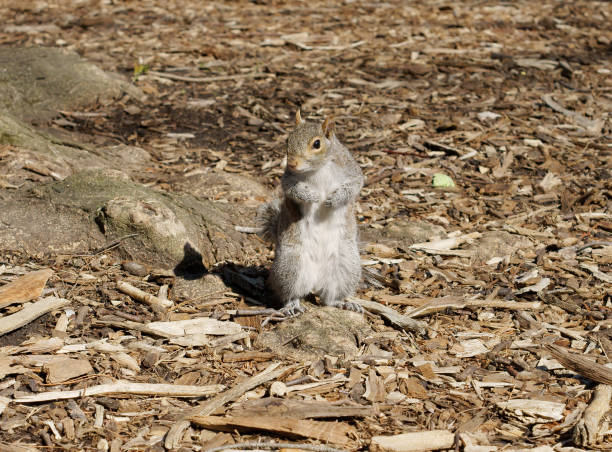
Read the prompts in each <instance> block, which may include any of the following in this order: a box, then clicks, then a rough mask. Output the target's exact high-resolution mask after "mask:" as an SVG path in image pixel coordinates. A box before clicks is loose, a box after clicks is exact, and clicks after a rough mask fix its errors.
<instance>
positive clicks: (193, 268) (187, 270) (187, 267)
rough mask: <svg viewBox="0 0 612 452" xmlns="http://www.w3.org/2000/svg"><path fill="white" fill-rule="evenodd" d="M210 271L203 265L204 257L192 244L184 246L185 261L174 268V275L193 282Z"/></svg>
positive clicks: (182, 260)
mask: <svg viewBox="0 0 612 452" xmlns="http://www.w3.org/2000/svg"><path fill="white" fill-rule="evenodd" d="M206 273H208V271H207V270H206V267H204V264H203V263H202V255H201V254H200V252H199V251H198V250H196V249H195V248H194V247H193V246H191V243H189V242H186V243H185V245H184V246H183V259H181V261H180V262H179V263H178V264H177V265H176V267H174V274H175V275H176V276H179V277H181V278H183V279H186V280H189V281H192V280H194V279H199V278H201V277H202V276H204V275H205V274H206Z"/></svg>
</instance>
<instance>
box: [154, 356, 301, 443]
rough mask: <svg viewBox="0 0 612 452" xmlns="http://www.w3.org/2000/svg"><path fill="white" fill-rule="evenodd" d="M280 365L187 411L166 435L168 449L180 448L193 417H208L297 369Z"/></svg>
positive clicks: (277, 364)
mask: <svg viewBox="0 0 612 452" xmlns="http://www.w3.org/2000/svg"><path fill="white" fill-rule="evenodd" d="M278 366H280V363H274V364H271V365H269V366H268V367H267V368H266V369H265V370H264V371H263V372H261V373H259V374H257V375H255V376H253V377H251V378H249V379H248V380H246V381H243V382H241V383H239V384H237V385H236V386H234V387H233V388H231V389H228V390H227V391H225V392H224V393H222V394H219V395H218V396H216V397H214V398H213V399H211V400H209V401H207V402H206V403H204V404H201V405H199V406H197V407H195V408H192V409H189V410H187V411H185V412H184V413H183V414H182V415H181V417H180V418H179V419H178V420H177V421H176V422H175V423H174V424H173V425H172V427H171V428H170V430H169V431H168V434H167V435H166V441H165V443H164V445H165V447H166V449H176V448H178V447H179V444H180V441H181V439H182V437H183V432H184V431H185V430H186V429H187V428H188V427H189V424H190V422H191V421H190V420H189V419H190V418H191V417H193V416H207V415H209V414H211V413H213V412H214V411H215V410H217V409H218V408H221V407H222V406H223V405H225V404H226V403H228V402H232V401H234V400H236V399H237V398H238V397H240V396H241V395H242V394H244V393H245V392H247V391H250V390H251V389H253V388H256V387H257V386H259V385H260V384H262V383H265V382H266V381H270V380H273V379H274V378H278V377H279V376H281V375H282V374H284V373H285V372H287V371H290V370H292V369H294V368H295V366H287V367H282V368H280V369H277V367H278Z"/></svg>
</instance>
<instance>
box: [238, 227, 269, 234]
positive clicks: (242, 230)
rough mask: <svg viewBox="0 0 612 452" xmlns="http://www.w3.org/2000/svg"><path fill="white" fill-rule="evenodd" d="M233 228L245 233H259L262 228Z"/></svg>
mask: <svg viewBox="0 0 612 452" xmlns="http://www.w3.org/2000/svg"><path fill="white" fill-rule="evenodd" d="M234 230H235V231H238V232H244V233H245V234H260V233H262V232H263V231H264V228H263V227H261V226H234Z"/></svg>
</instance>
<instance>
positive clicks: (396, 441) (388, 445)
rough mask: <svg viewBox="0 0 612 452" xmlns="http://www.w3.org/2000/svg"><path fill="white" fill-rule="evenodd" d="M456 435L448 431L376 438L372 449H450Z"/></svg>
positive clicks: (405, 451)
mask: <svg viewBox="0 0 612 452" xmlns="http://www.w3.org/2000/svg"><path fill="white" fill-rule="evenodd" d="M454 443H455V435H454V434H453V433H452V432H450V431H448V430H429V431H423V432H412V433H402V434H399V435H392V436H374V437H373V438H372V442H371V443H370V448H371V450H372V451H374V452H412V451H426V450H440V449H449V448H451V447H453V444H454Z"/></svg>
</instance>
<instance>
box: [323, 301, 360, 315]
mask: <svg viewBox="0 0 612 452" xmlns="http://www.w3.org/2000/svg"><path fill="white" fill-rule="evenodd" d="M324 304H325V306H333V307H335V308H338V309H344V310H345V311H353V312H358V313H359V314H363V308H362V307H361V305H360V304H358V303H354V302H352V301H340V300H334V301H332V302H329V301H328V302H325V303H324Z"/></svg>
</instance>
